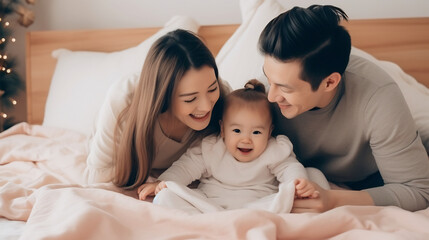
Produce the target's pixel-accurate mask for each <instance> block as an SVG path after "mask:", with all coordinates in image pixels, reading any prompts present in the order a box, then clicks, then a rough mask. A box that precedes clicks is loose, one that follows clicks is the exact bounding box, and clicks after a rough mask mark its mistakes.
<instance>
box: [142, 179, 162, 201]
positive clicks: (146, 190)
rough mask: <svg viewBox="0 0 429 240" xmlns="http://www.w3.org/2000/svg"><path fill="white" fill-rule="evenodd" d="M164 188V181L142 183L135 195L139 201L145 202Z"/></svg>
mask: <svg viewBox="0 0 429 240" xmlns="http://www.w3.org/2000/svg"><path fill="white" fill-rule="evenodd" d="M166 187H167V185H166V184H165V182H164V181H162V182H161V181H156V182H151V183H144V184H142V185H141V186H140V187H139V188H138V189H137V194H138V195H139V199H140V200H145V199H146V197H148V196H155V195H156V194H157V193H158V192H159V191H161V190H162V189H163V188H166Z"/></svg>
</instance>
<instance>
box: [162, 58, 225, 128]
mask: <svg viewBox="0 0 429 240" xmlns="http://www.w3.org/2000/svg"><path fill="white" fill-rule="evenodd" d="M219 95H220V92H219V83H218V81H217V79H216V75H215V72H214V69H213V68H212V67H210V66H203V67H202V68H200V69H193V68H191V69H190V70H188V71H187V72H186V73H185V75H184V76H183V78H182V79H181V80H180V81H179V83H178V85H177V87H176V89H175V91H174V93H173V98H172V104H171V109H170V110H171V111H172V114H173V116H175V117H176V118H177V120H179V121H180V122H182V123H183V124H184V125H186V126H188V127H189V128H192V129H194V130H196V131H199V130H203V129H204V128H206V127H207V126H208V125H209V123H210V118H211V114H212V110H213V107H214V105H215V104H216V102H217V100H218V99H219Z"/></svg>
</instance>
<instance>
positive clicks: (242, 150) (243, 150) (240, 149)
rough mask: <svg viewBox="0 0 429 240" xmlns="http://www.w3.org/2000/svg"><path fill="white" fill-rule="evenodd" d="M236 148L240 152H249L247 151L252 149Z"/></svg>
mask: <svg viewBox="0 0 429 240" xmlns="http://www.w3.org/2000/svg"><path fill="white" fill-rule="evenodd" d="M238 150H239V151H240V152H243V153H249V152H251V151H252V150H253V149H251V148H238Z"/></svg>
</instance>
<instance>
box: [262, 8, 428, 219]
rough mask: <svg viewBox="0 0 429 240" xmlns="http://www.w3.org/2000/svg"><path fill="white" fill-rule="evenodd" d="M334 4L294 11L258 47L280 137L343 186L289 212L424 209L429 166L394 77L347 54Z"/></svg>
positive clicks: (339, 14)
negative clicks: (348, 208) (354, 207)
mask: <svg viewBox="0 0 429 240" xmlns="http://www.w3.org/2000/svg"><path fill="white" fill-rule="evenodd" d="M341 19H344V20H347V15H346V14H345V13H344V12H343V11H342V10H341V9H339V8H337V7H333V6H320V5H313V6H310V7H309V8H299V7H295V8H293V9H291V10H289V11H287V12H285V13H283V14H281V15H279V16H278V17H276V18H275V19H273V20H272V21H271V22H270V23H268V25H267V26H266V27H265V29H264V30H263V31H262V33H261V36H260V39H259V48H260V50H261V52H262V53H263V54H264V56H265V61H264V66H263V70H264V73H265V75H266V77H267V79H268V83H269V85H270V89H269V93H268V99H269V100H270V101H271V102H275V103H277V107H276V109H277V119H276V128H277V130H276V133H278V134H285V135H287V136H288V137H289V138H290V139H291V141H292V143H293V144H294V151H295V152H296V154H297V157H298V159H299V160H300V161H301V162H302V163H303V164H304V165H305V166H306V167H316V168H318V169H320V170H321V171H322V172H323V173H324V174H325V175H326V177H327V178H328V180H329V181H331V182H333V183H335V184H337V185H339V186H341V187H343V188H346V189H347V190H346V189H341V190H323V189H319V191H320V193H321V194H320V197H319V198H317V199H297V200H295V202H294V206H293V212H323V211H326V210H329V209H332V208H334V207H338V206H342V205H376V206H389V205H393V206H398V207H401V208H403V209H406V210H410V211H416V210H420V209H424V208H427V207H428V206H429V161H428V156H427V153H426V150H425V148H424V146H423V144H422V142H421V139H420V136H419V134H418V132H417V131H416V126H415V123H414V121H413V119H412V117H411V113H410V111H409V109H408V107H407V104H406V102H405V100H404V98H403V96H402V93H401V91H400V90H399V88H398V86H397V85H396V84H395V82H394V80H393V79H392V78H391V77H390V76H389V75H388V74H387V73H385V72H384V71H383V70H382V69H380V68H379V67H377V66H376V65H374V64H373V63H371V62H369V61H367V60H365V59H362V58H360V57H358V56H353V55H350V49H351V40H350V35H349V34H348V32H347V30H345V29H344V27H342V26H341V25H339V23H340V21H341Z"/></svg>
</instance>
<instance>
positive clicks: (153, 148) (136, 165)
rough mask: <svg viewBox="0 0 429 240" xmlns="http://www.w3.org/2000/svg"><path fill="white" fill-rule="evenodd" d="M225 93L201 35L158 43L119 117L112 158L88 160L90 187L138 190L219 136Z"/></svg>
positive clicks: (183, 34) (177, 35) (179, 34)
mask: <svg viewBox="0 0 429 240" xmlns="http://www.w3.org/2000/svg"><path fill="white" fill-rule="evenodd" d="M223 89H224V88H223V86H222V85H221V83H220V81H219V79H218V70H217V66H216V62H215V59H214V57H213V55H212V53H211V52H210V50H209V49H208V48H207V47H206V46H205V44H204V43H203V42H202V40H201V39H200V38H198V36H196V35H195V34H193V33H191V32H188V31H185V30H175V31H172V32H169V33H167V34H166V35H164V36H163V37H161V38H160V39H158V40H157V41H156V42H155V43H154V44H153V45H152V47H151V49H150V50H149V52H148V55H147V58H146V60H145V63H144V65H143V69H142V72H141V75H140V80H139V82H138V85H137V87H136V88H135V90H134V94H133V96H132V98H131V101H130V104H129V105H128V106H127V107H126V108H125V109H124V110H123V111H122V112H121V113H120V114H119V116H118V120H117V123H116V128H115V132H114V139H113V142H114V143H116V144H113V145H114V148H113V149H114V151H113V152H114V154H113V156H112V157H111V158H109V160H110V161H109V162H108V163H107V164H106V161H102V160H100V159H98V158H97V156H91V154H90V157H88V160H87V163H88V164H87V170H86V171H87V174H88V175H89V182H99V181H98V180H97V179H103V180H102V181H103V182H104V181H113V183H114V184H115V185H116V186H118V187H122V188H125V189H135V188H137V187H139V186H140V185H142V184H143V183H145V182H146V181H147V180H148V178H149V176H150V175H154V176H157V174H159V172H161V171H162V170H164V169H166V168H168V167H169V166H171V164H172V163H173V162H174V161H175V160H177V159H178V158H179V157H180V156H181V155H182V154H183V153H184V152H185V151H186V149H187V148H188V147H189V146H190V145H191V144H192V143H193V142H195V141H196V140H197V139H200V138H202V137H204V136H206V135H208V134H210V133H213V132H214V131H218V127H219V119H220V116H221V109H222V106H221V105H222V99H223V95H224V90H223ZM97 162H100V164H97ZM106 168H107V171H106ZM100 174H101V175H103V174H104V175H107V177H106V176H103V177H99V176H97V175H100Z"/></svg>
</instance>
